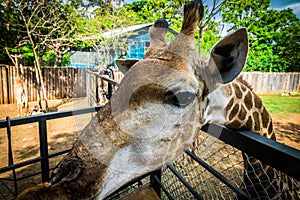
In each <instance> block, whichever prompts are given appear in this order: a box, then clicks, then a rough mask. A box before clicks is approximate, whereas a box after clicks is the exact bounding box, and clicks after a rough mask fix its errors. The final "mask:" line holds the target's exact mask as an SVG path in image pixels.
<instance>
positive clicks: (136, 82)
mask: <svg viewBox="0 0 300 200" xmlns="http://www.w3.org/2000/svg"><path fill="white" fill-rule="evenodd" d="M202 17H203V5H202V3H201V1H194V2H190V3H188V4H187V5H186V6H185V7H184V21H183V25H182V29H181V32H180V34H179V35H178V36H177V37H176V38H175V39H174V40H173V41H172V42H171V43H170V44H167V42H166V40H165V35H166V30H167V23H166V22H165V21H163V20H159V21H157V22H156V23H155V24H154V25H153V26H152V27H151V29H150V36H151V41H150V42H151V44H150V48H149V50H148V51H147V53H146V54H145V58H144V59H142V60H140V61H137V60H126V61H124V60H123V61H122V60H119V61H117V64H118V65H119V66H120V68H121V69H122V71H124V72H125V71H127V72H126V73H125V76H124V78H123V80H122V82H121V84H120V86H119V88H118V90H117V91H116V92H115V93H114V94H113V96H112V98H111V100H110V102H109V103H107V104H106V105H105V106H104V107H103V108H102V109H101V110H100V111H99V112H98V113H97V115H96V116H95V117H94V118H93V119H92V121H91V122H90V124H89V125H88V126H87V127H86V128H85V129H84V130H83V131H82V132H81V134H80V135H79V138H78V140H77V142H76V143H75V144H74V146H73V148H72V150H71V152H70V153H69V154H68V155H67V156H66V157H65V158H64V159H63V160H62V161H61V163H60V164H59V165H58V167H57V168H56V169H55V170H54V172H53V176H52V179H51V181H50V185H49V186H47V188H48V189H47V191H49V195H56V196H59V195H64V196H70V197H72V198H95V197H97V198H100V199H103V198H104V197H106V196H107V195H109V194H110V193H111V192H113V191H114V190H116V189H117V188H118V187H120V186H121V185H122V184H124V183H126V182H127V181H129V180H130V179H132V178H134V177H137V176H139V175H142V174H145V173H147V172H150V171H153V170H155V169H157V168H160V167H162V166H163V165H164V164H165V163H166V162H168V161H170V160H172V159H173V158H175V157H176V156H177V155H179V154H180V153H181V152H182V150H183V149H184V148H185V147H187V146H188V145H190V144H191V143H192V141H193V138H194V135H195V134H196V133H197V132H198V131H199V129H200V128H201V126H202V124H201V118H202V116H203V112H204V104H205V103H204V100H203V99H204V98H205V96H206V95H208V93H209V92H210V91H213V90H214V89H215V88H217V87H218V85H219V84H223V83H228V82H230V81H232V80H233V79H234V78H235V77H236V76H237V75H238V74H239V73H240V71H241V70H242V68H243V66H244V63H245V60H246V55H247V47H248V42H247V33H246V30H245V29H240V30H238V31H236V32H234V33H233V34H231V35H229V36H227V37H225V38H224V39H222V40H221V41H220V42H218V43H217V44H216V45H215V47H214V49H213V50H212V53H211V58H210V60H209V62H208V64H207V65H206V66H204V65H202V64H201V63H200V61H199V60H198V58H197V55H196V50H195V42H194V35H195V32H196V29H197V24H198V22H199V21H200V20H201V18H202ZM75 191H76V192H75ZM77 191H80V194H78V192H77ZM43 192H44V193H43V195H44V194H45V190H43ZM28 193H30V192H28ZM76 195H77V196H76ZM23 199H26V198H23Z"/></svg>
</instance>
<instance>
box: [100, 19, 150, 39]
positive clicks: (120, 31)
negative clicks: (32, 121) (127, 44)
mask: <svg viewBox="0 0 300 200" xmlns="http://www.w3.org/2000/svg"><path fill="white" fill-rule="evenodd" d="M152 24H153V22H151V23H147V24H138V25H133V26H129V27H125V28H118V29H114V30H112V31H107V32H105V33H103V34H102V36H103V37H104V38H112V37H117V36H120V35H123V34H125V33H130V32H133V31H137V30H140V29H143V28H148V27H150V26H152Z"/></svg>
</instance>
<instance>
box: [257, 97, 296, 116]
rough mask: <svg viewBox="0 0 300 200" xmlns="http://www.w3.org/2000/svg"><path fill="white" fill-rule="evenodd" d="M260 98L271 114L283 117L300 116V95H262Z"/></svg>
mask: <svg viewBox="0 0 300 200" xmlns="http://www.w3.org/2000/svg"><path fill="white" fill-rule="evenodd" d="M260 98H261V99H262V101H263V103H264V105H265V107H266V108H267V110H268V112H269V113H270V114H273V115H278V116H281V117H289V116H290V115H291V114H300V95H295V96H281V95H260Z"/></svg>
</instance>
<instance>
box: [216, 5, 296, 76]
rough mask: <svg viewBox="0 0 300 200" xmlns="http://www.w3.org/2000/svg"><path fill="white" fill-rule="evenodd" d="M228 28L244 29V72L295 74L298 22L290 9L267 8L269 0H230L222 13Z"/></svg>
mask: <svg viewBox="0 0 300 200" xmlns="http://www.w3.org/2000/svg"><path fill="white" fill-rule="evenodd" d="M222 11H223V12H222V17H223V21H224V22H226V23H230V24H231V28H230V30H231V29H237V28H240V27H246V28H247V30H248V32H249V46H250V51H249V56H248V62H247V64H246V67H245V70H246V71H275V72H279V71H299V62H300V60H299V53H298V52H299V27H300V26H299V19H298V18H297V17H296V16H295V14H294V13H293V12H292V10H290V9H287V10H281V11H279V10H273V9H270V0H261V1H257V0H231V1H228V2H227V3H226V4H225V5H224V8H223V10H222Z"/></svg>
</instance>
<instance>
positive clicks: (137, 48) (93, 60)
mask: <svg viewBox="0 0 300 200" xmlns="http://www.w3.org/2000/svg"><path fill="white" fill-rule="evenodd" d="M152 24H153V23H148V24H139V25H134V26H130V27H126V28H121V29H115V30H113V31H109V32H105V33H104V34H103V35H102V36H103V37H104V38H107V39H109V38H117V41H119V44H121V43H122V44H123V46H124V42H125V46H126V51H125V52H124V50H121V48H119V46H118V45H115V48H112V49H110V50H109V55H107V52H101V51H98V52H97V51H96V50H95V49H93V48H92V47H90V48H86V49H84V50H79V51H77V50H76V51H71V56H70V61H71V64H70V66H72V67H79V68H97V67H98V66H100V65H103V63H104V65H111V64H112V65H114V61H115V59H118V58H136V59H142V58H143V57H144V54H145V52H146V51H147V48H148V47H149V46H150V34H149V28H150V27H151V26H152ZM170 31H171V33H172V34H173V35H176V34H177V33H176V32H175V31H173V30H170ZM171 38H172V36H171ZM98 49H101V47H99V48H98ZM107 57H109V59H107ZM104 58H106V59H104ZM104 60H105V61H104Z"/></svg>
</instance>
